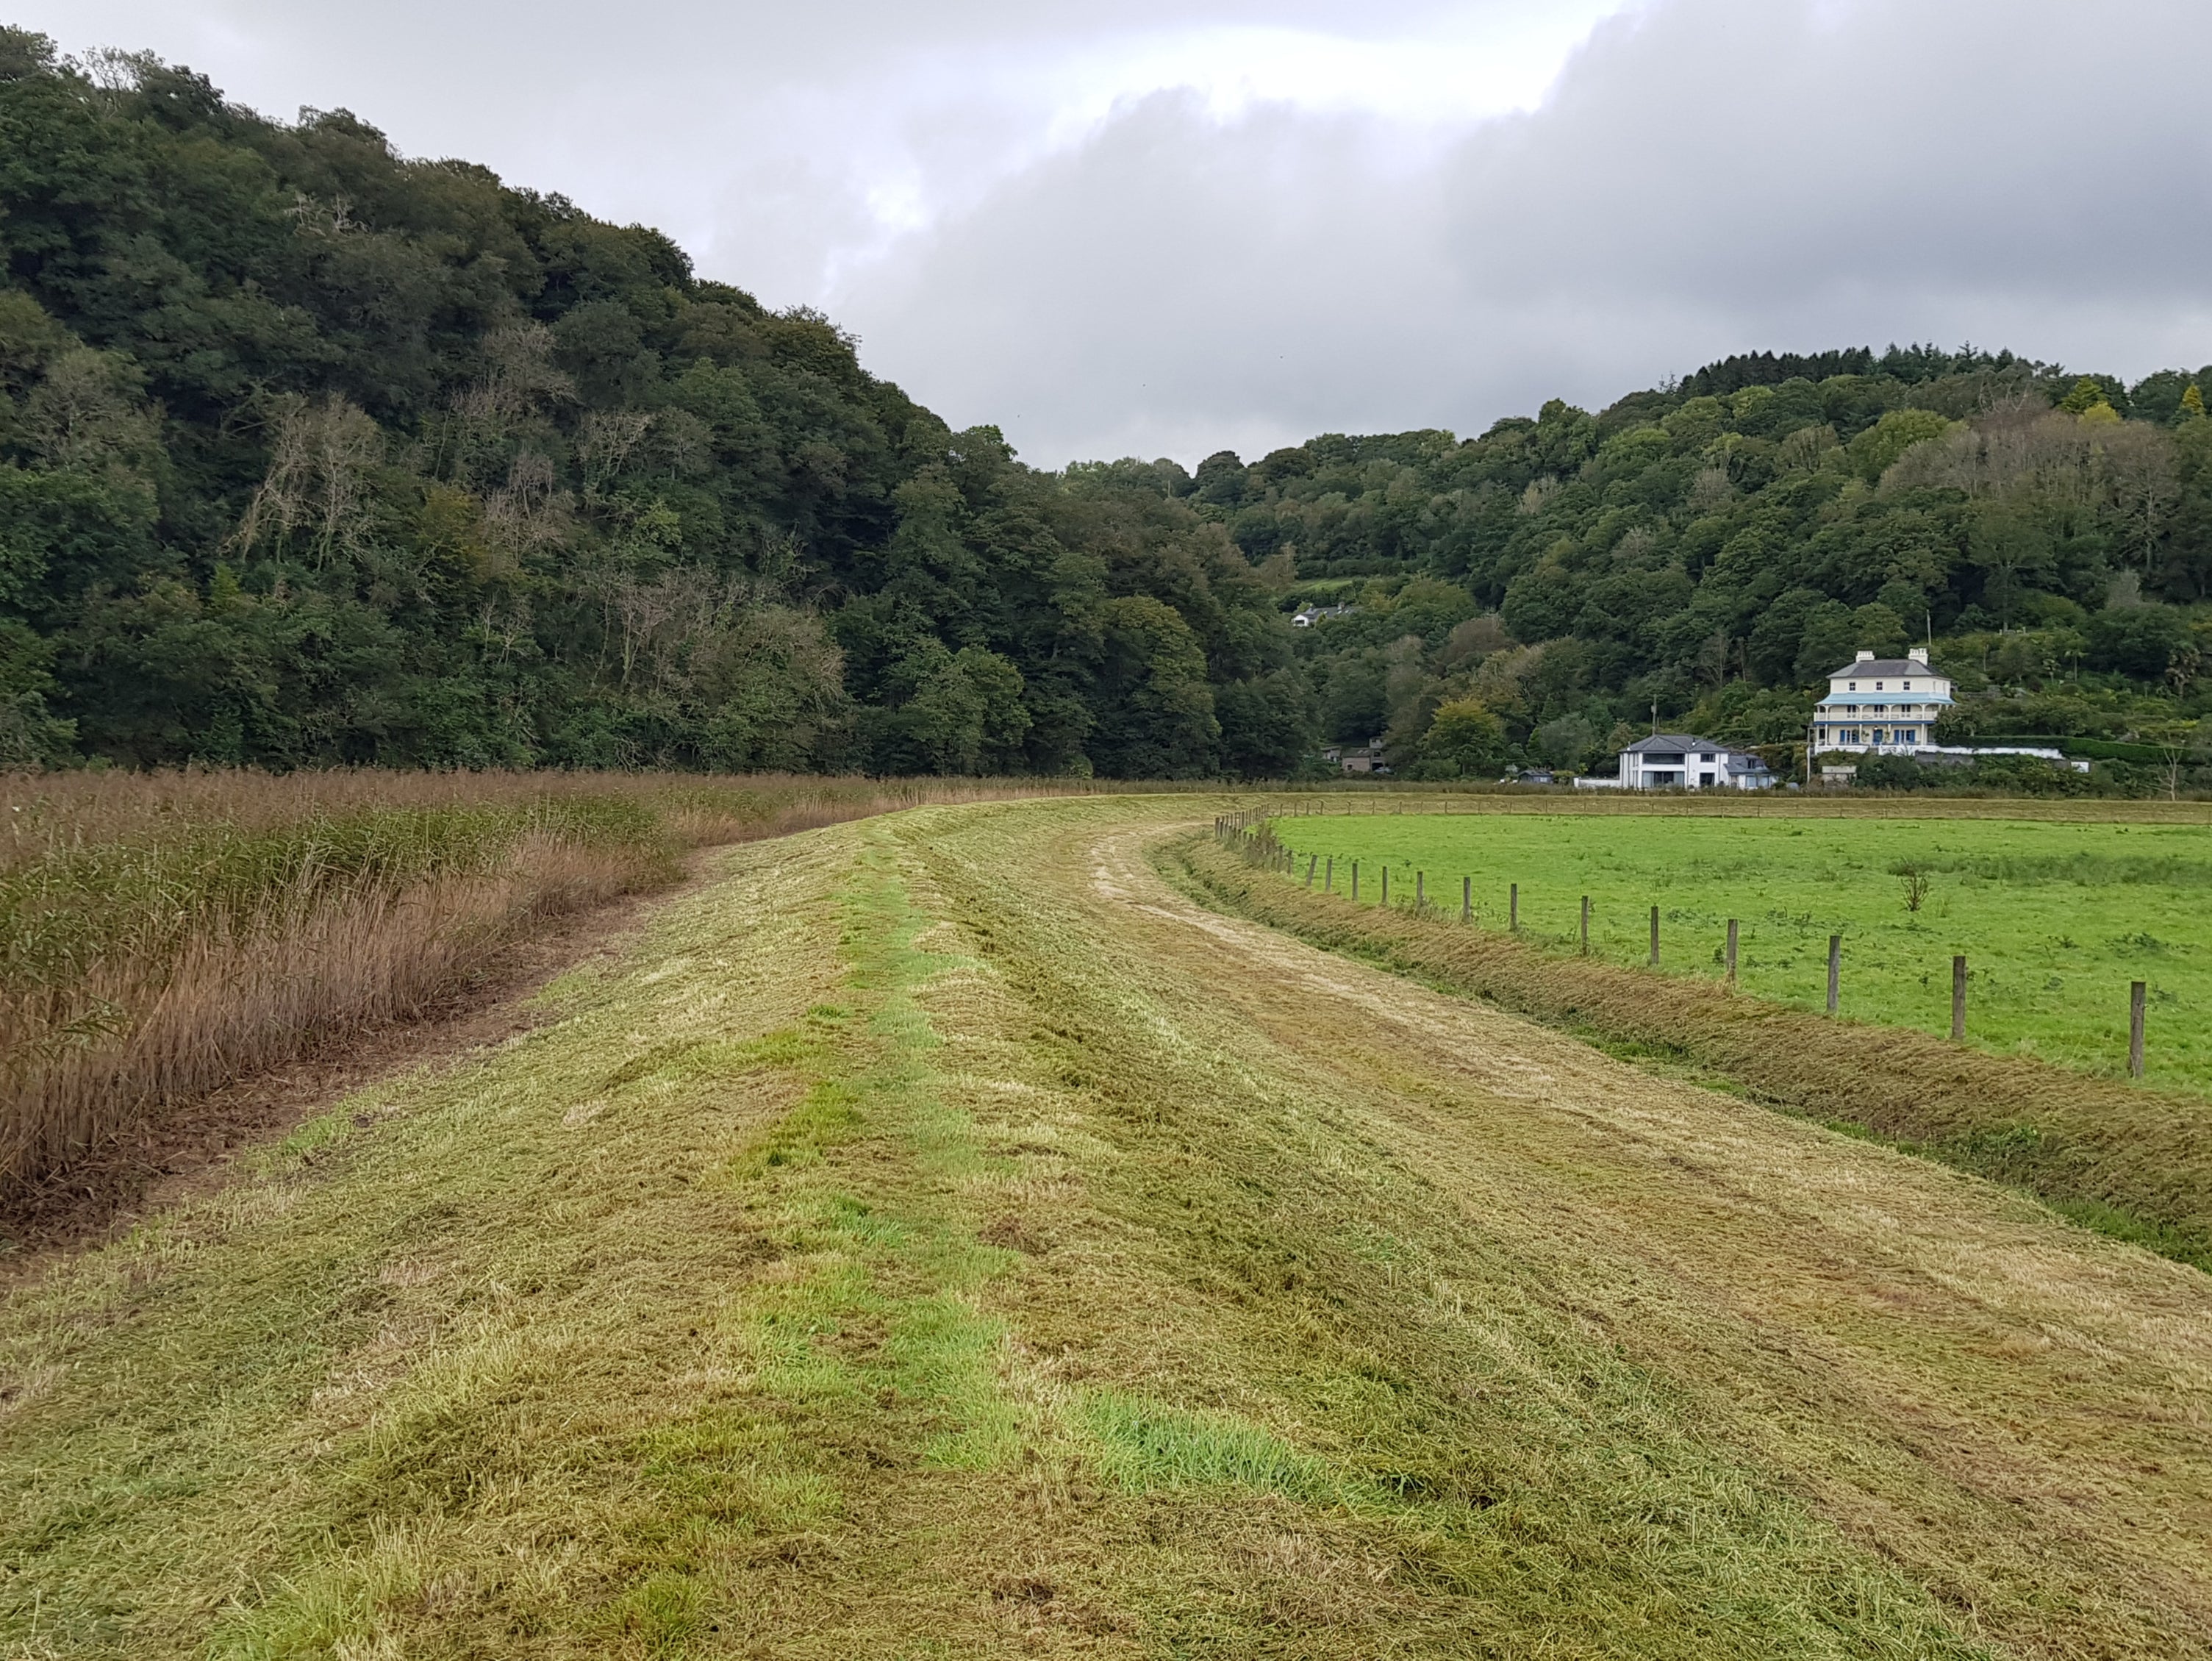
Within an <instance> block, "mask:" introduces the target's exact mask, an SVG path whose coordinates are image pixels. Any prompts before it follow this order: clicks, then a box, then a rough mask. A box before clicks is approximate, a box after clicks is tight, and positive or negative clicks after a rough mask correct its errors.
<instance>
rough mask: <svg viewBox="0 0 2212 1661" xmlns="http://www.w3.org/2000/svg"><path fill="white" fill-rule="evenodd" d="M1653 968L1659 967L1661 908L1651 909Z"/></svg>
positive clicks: (1654, 907)
mask: <svg viewBox="0 0 2212 1661" xmlns="http://www.w3.org/2000/svg"><path fill="white" fill-rule="evenodd" d="M1651 966H1652V967H1653V968H1654V969H1656V968H1657V967H1658V966H1659V908H1658V907H1657V906H1656V905H1655V906H1653V907H1652V908H1651Z"/></svg>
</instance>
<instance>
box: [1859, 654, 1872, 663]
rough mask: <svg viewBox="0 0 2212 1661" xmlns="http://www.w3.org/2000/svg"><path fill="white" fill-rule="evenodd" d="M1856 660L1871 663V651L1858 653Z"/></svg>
mask: <svg viewBox="0 0 2212 1661" xmlns="http://www.w3.org/2000/svg"><path fill="white" fill-rule="evenodd" d="M1858 660H1859V661H1860V662H1861V663H1872V662H1873V661H1874V654H1873V653H1871V652H1862V653H1860V654H1859V656H1858Z"/></svg>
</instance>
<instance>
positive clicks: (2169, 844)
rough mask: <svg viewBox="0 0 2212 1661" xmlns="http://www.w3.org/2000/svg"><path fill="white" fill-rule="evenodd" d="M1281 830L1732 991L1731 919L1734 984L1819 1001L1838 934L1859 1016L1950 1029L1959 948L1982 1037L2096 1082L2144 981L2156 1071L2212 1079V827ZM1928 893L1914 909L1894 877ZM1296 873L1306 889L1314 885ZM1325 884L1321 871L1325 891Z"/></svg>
mask: <svg viewBox="0 0 2212 1661" xmlns="http://www.w3.org/2000/svg"><path fill="white" fill-rule="evenodd" d="M1274 828H1275V833H1276V835H1277V837H1278V838H1279V840H1280V841H1281V842H1282V843H1284V844H1285V846H1287V847H1290V848H1291V849H1296V850H1297V853H1298V854H1299V855H1300V856H1301V859H1302V860H1303V858H1304V856H1305V855H1320V856H1321V859H1322V862H1323V869H1324V872H1325V870H1326V862H1327V861H1328V858H1329V857H1330V856H1331V855H1334V857H1335V860H1336V888H1337V891H1339V892H1340V893H1341V892H1348V891H1349V889H1350V885H1351V872H1350V864H1351V862H1352V861H1355V860H1356V861H1358V864H1359V897H1360V900H1361V902H1362V903H1363V904H1368V903H1374V902H1377V901H1379V899H1380V898H1381V894H1382V887H1383V882H1382V877H1383V867H1384V866H1385V865H1386V864H1387V865H1388V867H1389V872H1390V900H1391V903H1392V904H1411V903H1412V901H1413V896H1414V893H1415V889H1416V883H1415V875H1416V873H1422V874H1423V875H1424V876H1425V887H1426V891H1427V898H1428V902H1429V904H1431V906H1435V907H1439V908H1442V909H1444V910H1447V911H1449V912H1450V913H1454V914H1456V913H1457V911H1458V910H1459V909H1460V904H1461V892H1462V889H1461V884H1462V879H1463V878H1471V879H1473V898H1474V911H1475V913H1476V916H1477V921H1478V922H1480V925H1481V926H1482V927H1484V928H1504V927H1505V926H1506V922H1507V908H1508V896H1509V885H1511V884H1514V883H1518V884H1519V885H1520V889H1521V928H1522V932H1523V934H1526V935H1528V936H1531V937H1533V938H1534V939H1535V940H1540V941H1546V942H1551V943H1556V944H1557V945H1558V946H1560V947H1561V948H1563V949H1573V948H1574V947H1575V946H1576V945H1577V935H1578V928H1579V911H1580V905H1581V900H1582V897H1583V895H1585V894H1587V895H1589V897H1590V904H1591V917H1590V951H1591V953H1592V954H1593V955H1594V956H1599V957H1602V958H1607V959H1608V960H1610V961H1612V962H1615V963H1623V964H1644V963H1645V962H1646V961H1647V959H1648V958H1649V953H1650V908H1651V907H1652V906H1654V905H1656V906H1657V907H1658V908H1659V915H1660V967H1661V970H1662V972H1665V973H1671V974H1677V975H1701V976H1707V977H1719V976H1720V975H1722V973H1723V942H1724V941H1725V940H1726V938H1727V930H1728V922H1729V919H1730V918H1731V917H1733V918H1735V919H1736V920H1737V921H1738V923H1739V934H1740V939H1739V946H1738V954H1737V977H1738V983H1739V985H1740V986H1741V989H1743V990H1744V991H1746V992H1747V993H1750V994H1753V995H1757V996H1759V997H1764V998H1773V999H1777V1000H1779V1001H1784V1002H1786V1003H1792V1004H1796V1005H1799V1006H1801V1007H1807V1008H1814V1009H1818V1008H1820V1007H1822V1006H1823V1005H1824V1003H1825V1002H1826V983H1827V950H1828V937H1829V936H1830V935H1831V934H1840V935H1842V936H1843V977H1842V985H1843V996H1842V1011H1843V1013H1844V1015H1846V1016H1849V1017H1851V1018H1854V1019H1859V1020H1865V1021H1874V1022H1879V1023H1881V1024H1884V1025H1897V1026H1909V1027H1916V1028H1918V1029H1919V1030H1921V1031H1927V1032H1936V1033H1942V1032H1947V1031H1949V1027H1950V1010H1951V958H1952V954H1953V953H1954V952H1963V953H1965V954H1966V958H1967V962H1968V969H1969V976H1970V979H1969V985H1968V993H1967V1017H1966V1031H1967V1037H1968V1039H1969V1041H1970V1042H1972V1043H1977V1044H1978V1045H1980V1046H1981V1047H1983V1048H1984V1049H1986V1050H1995V1051H1998V1052H2001V1053H2006V1054H2014V1055H2025V1056H2036V1057H2039V1058H2040V1059H2043V1060H2045V1061H2049V1062H2057V1063H2059V1064H2061V1065H2064V1066H2068V1067H2073V1068H2081V1069H2083V1070H2085V1071H2087V1072H2092V1073H2097V1074H2106V1075H2115V1074H2124V1072H2125V1070H2126V1063H2127V1037H2128V987H2129V983H2130V982H2131V981H2136V980H2141V981H2143V982H2145V983H2147V984H2148V996H2149V1009H2148V1021H2147V1025H2148V1044H2147V1052H2148V1053H2147V1063H2146V1076H2147V1077H2148V1079H2149V1080H2151V1081H2152V1082H2154V1083H2160V1084H2165V1085H2168V1086H2184V1087H2187V1088H2191V1089H2197V1090H2206V1089H2212V1030H2208V1025H2207V1022H2206V1019H2205V1018H2206V1014H2207V1012H2208V1011H2212V826H2206V825H2196V824H2143V823H2136V824H2115V823H2102V824H2100V823H2083V822H2079V821H2075V822H2057V823H2053V822H2044V821H2038V820H2034V819H2026V818H2021V819H2006V818H1983V817H1975V818H1965V817H1961V818H1929V817H1914V818H1868V817H1856V816H1855V817H1850V818H1814V817H1810V816H1795V815H1793V816H1790V817H1784V818H1747V817H1735V816H1729V817H1721V816H1716V817H1710V818H1706V817H1693V816H1689V815H1684V814H1666V815H1657V814H1653V815H1645V814H1631V813H1618V812H1616V813H1606V814H1596V813H1589V814H1583V813H1559V814H1541V815H1539V814H1530V813H1492V812H1469V813H1449V812H1444V813H1439V812H1417V813H1407V814H1403V815H1398V814H1364V815H1358V814H1356V815H1352V816H1348V817H1341V818H1340V817H1335V816H1327V817H1321V818H1300V817H1296V816H1292V817H1286V818H1278V819H1276V820H1275V821H1274ZM1907 862H1912V863H1917V864H1918V865H1919V866H1921V867H1923V869H1924V870H1925V871H1926V873H1927V879H1928V886H1927V890H1926V893H1925V895H1924V897H1923V899H1922V901H1921V905H1920V909H1919V910H1918V911H1917V912H1915V911H1912V910H1908V909H1907V906H1906V896H1905V882H1904V879H1902V878H1900V877H1899V876H1898V875H1897V874H1894V867H1898V866H1899V865H1901V864H1904V863H1907ZM1304 869H1305V867H1304V865H1303V864H1301V865H1300V866H1299V867H1298V878H1299V879H1300V880H1301V881H1302V880H1303V879H1304ZM1321 884H1322V877H1321V876H1316V879H1315V885H1316V887H1319V886H1320V885H1321Z"/></svg>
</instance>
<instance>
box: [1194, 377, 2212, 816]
mask: <svg viewBox="0 0 2212 1661" xmlns="http://www.w3.org/2000/svg"><path fill="white" fill-rule="evenodd" d="M2201 378H2202V379H2203V380H2204V381H2205V382H2206V383H2207V384H2212V371H2207V372H2204V373H2203V375H2202V377H2201ZM2199 381H2200V375H2199V374H2190V373H2183V372H2179V371H2172V372H2166V373H2162V374H2154V375H2152V376H2150V377H2148V378H2147V379H2145V380H2142V381H2141V382H2140V383H2138V384H2137V385H2136V386H2133V387H2128V386H2123V385H2122V384H2121V383H2120V382H2119V381H2118V380H2115V379H2112V378H2111V377H2106V376H2097V375H2087V376H2078V375H2071V374H2063V373H2062V372H2060V371H2058V370H2057V369H2055V368H2051V367H2050V366H2046V365H2042V364H2038V363H2033V362H2026V361H2023V360H2021V359H2018V358H2015V357H2014V356H2011V355H2010V354H2005V353H1998V354H1987V353H1981V352H1976V351H1972V350H1966V351H1960V352H1955V353H1950V352H1941V351H1936V350H1927V349H1911V350H1899V349H1892V350H1890V351H1888V352H1887V353H1886V354H1883V355H1881V356H1875V355H1874V354H1872V353H1870V352H1865V351H1854V352H1837V353H1828V354H1823V355H1821V356H1819V357H1814V358H1791V357H1781V358H1778V357H1775V356H1771V355H1765V354H1761V355H1758V356H1745V357H1738V358H1732V359H1729V360H1727V361H1725V362H1720V363H1716V364H1713V365H1711V366H1709V367H1708V368H1705V369H1702V370H1700V371H1699V372H1698V374H1695V375H1692V376H1691V377H1690V378H1689V379H1688V380H1686V381H1684V382H1682V383H1681V384H1680V385H1679V386H1673V387H1669V388H1667V389H1663V390H1660V391H1653V392H1638V393H1635V394H1632V395H1631V396H1629V397H1627V398H1625V399H1621V400H1620V402H1618V403H1616V404H1614V405H1612V406H1611V407H1610V408H1608V409H1607V410H1605V411H1601V412H1600V413H1597V414H1595V415H1592V414H1590V413H1588V412H1586V411H1582V410H1578V409H1574V408H1571V407H1570V406H1568V405H1565V404H1564V403H1559V402H1553V403H1551V404H1547V405H1545V407H1544V409H1543V410H1542V411H1541V413H1540V414H1539V415H1538V416H1537V417H1535V418H1534V419H1511V420H1505V421H1501V422H1499V423H1497V424H1496V425H1495V426H1493V427H1492V429H1490V430H1489V431H1488V432H1487V433H1486V434H1484V435H1482V436H1481V437H1480V438H1478V439H1474V440H1472V441H1466V442H1461V441H1456V440H1455V439H1454V438H1453V436H1452V435H1450V434H1449V433H1441V432H1424V433H1408V434H1401V435H1395V436H1390V437H1382V438H1345V437H1325V438H1319V439H1315V440H1313V441H1310V442H1308V443H1306V444H1304V445H1301V446H1298V447H1296V448H1294V449H1286V450H1279V451H1277V452H1275V453H1273V454H1272V455H1269V456H1267V457H1266V458H1265V459H1262V460H1261V461H1259V462H1257V463H1255V464H1253V465H1249V466H1247V465H1243V464H1242V463H1241V462H1240V461H1239V460H1238V459H1237V457H1235V456H1233V455H1230V454H1226V453H1225V454H1222V455H1217V456H1214V457H1212V458H1210V459H1207V460H1206V462H1205V463H1204V464H1202V465H1200V468H1199V469H1198V472H1197V475H1196V478H1195V480H1194V499H1195V500H1196V501H1198V502H1199V503H1200V508H1201V511H1202V512H1204V513H1206V514H1208V515H1209V516H1210V517H1214V518H1218V520H1220V522H1221V523H1223V524H1224V525H1225V526H1227V527H1228V529H1229V531H1230V533H1231V535H1232V536H1233V537H1234V538H1236V540H1237V544H1238V545H1239V546H1240V547H1241V548H1242V549H1243V551H1245V553H1246V555H1247V556H1248V557H1249V558H1250V559H1252V560H1253V561H1255V563H1261V566H1262V568H1263V569H1285V568H1288V569H1292V570H1294V572H1295V575H1296V576H1297V579H1298V580H1299V584H1298V588H1297V593H1299V594H1301V595H1302V596H1304V597H1306V598H1309V599H1315V600H1318V601H1337V602H1347V603H1352V604H1353V605H1356V607H1357V609H1356V610H1355V611H1352V613H1350V614H1348V615H1346V616H1342V617H1337V618H1328V619H1327V620H1326V621H1324V622H1322V623H1321V624H1319V625H1317V626H1316V627H1315V628H1313V629H1312V630H1310V631H1306V632H1304V634H1303V635H1302V636H1301V639H1300V642H1299V651H1300V657H1301V662H1302V666H1303V667H1304V669H1305V671H1306V672H1307V675H1308V678H1309V680H1310V684H1311V686H1312V689H1313V691H1314V695H1315V697H1316V708H1317V712H1318V715H1319V719H1320V722H1321V726H1322V730H1323V731H1324V732H1325V733H1326V734H1327V735H1328V736H1329V737H1332V738H1334V739H1343V740H1359V739H1366V738H1369V737H1371V736H1374V735H1376V734H1385V733H1387V734H1388V735H1389V739H1390V740H1391V743H1392V749H1393V751H1394V754H1395V757H1396V758H1397V759H1398V760H1399V761H1400V763H1401V764H1403V765H1408V766H1413V767H1415V768H1419V769H1423V770H1426V771H1428V772H1431V774H1435V775H1437V776H1452V775H1453V774H1455V773H1466V774H1470V775H1480V774H1485V773H1493V774H1494V772H1495V770H1496V769H1497V768H1498V767H1499V766H1500V765H1502V764H1504V763H1505V762H1506V761H1507V760H1508V759H1509V758H1512V759H1522V758H1526V759H1530V760H1536V759H1543V760H1549V761H1553V762H1555V763H1561V764H1580V763H1582V762H1585V761H1589V760H1591V759H1594V758H1595V757H1597V756H1599V755H1601V754H1602V753H1604V752H1605V751H1607V748H1608V747H1609V745H1613V744H1617V743H1618V742H1619V741H1620V738H1621V737H1623V736H1624V735H1625V731H1624V729H1627V728H1632V729H1633V731H1634V732H1635V733H1638V734H1640V733H1641V732H1643V731H1644V730H1646V729H1645V723H1648V721H1650V715H1651V710H1652V708H1653V706H1654V704H1655V703H1656V706H1657V709H1658V710H1659V713H1660V716H1661V718H1662V720H1664V721H1669V722H1674V723H1680V724H1684V725H1690V726H1694V727H1696V728H1697V729H1698V730H1699V731H1701V732H1708V733H1711V734H1713V735H1714V736H1717V737H1721V738H1724V739H1735V740H1738V741H1742V742H1747V743H1753V742H1755V743H1765V744H1770V745H1786V744H1787V743H1789V742H1790V741H1792V740H1797V739H1802V736H1803V734H1804V732H1805V727H1806V716H1807V714H1808V711H1809V709H1810V707H1811V703H1812V701H1813V697H1814V688H1815V687H1816V685H1817V684H1819V683H1820V677H1821V676H1822V675H1823V674H1824V673H1826V672H1827V671H1829V670H1832V669H1833V668H1834V667H1836V666H1838V664H1841V663H1844V662H1847V661H1849V660H1850V658H1851V656H1852V654H1853V653H1854V652H1855V651H1857V650H1859V649H1863V648H1872V649H1874V650H1876V651H1880V652H1883V653H1893V652H1895V651H1899V650H1901V649H1902V648H1904V647H1905V645H1907V644H1908V643H1911V642H1921V641H1923V640H1924V639H1926V638H1928V637H1929V636H1934V638H1935V640H1936V657H1937V659H1938V660H1939V661H1940V662H1942V663H1943V664H1944V666H1946V667H1947V668H1948V669H1950V670H1951V671H1952V672H1954V674H1956V675H1957V676H1958V678H1959V679H1960V689H1961V691H1962V693H1963V694H1964V695H1965V696H1966V697H1967V698H1968V699H1969V700H1970V702H1969V703H1966V706H1965V707H1963V708H1962V709H1961V710H1960V713H1959V715H1957V716H1956V717H1954V720H1953V722H1952V727H1953V729H1954V730H1955V731H1956V732H1958V733H1961V734H1965V733H1983V734H1990V733H2032V734H2061V735H2070V734H2083V735H2095V736H2101V737H2106V738H2122V737H2128V736H2136V735H2140V734H2142V733H2144V732H2145V731H2146V730H2148V729H2150V728H2159V729H2160V730H2161V732H2163V733H2168V734H2170V733H2171V731H2172V729H2173V728H2174V727H2175V726H2176V724H2177V723H2179V724H2181V725H2183V726H2189V725H2191V724H2192V723H2193V720H2194V717H2196V716H2197V715H2198V714H2200V713H2201V712H2202V709H2203V696H2202V695H2201V694H2200V690H2199V688H2200V675H2201V673H2202V672H2203V669H2204V667H2205V663H2206V657H2207V654H2208V648H2212V624H2208V622H2207V620H2206V619H2207V616H2208V613H2207V610H2206V608H2204V607H2203V604H2202V603H2203V601H2204V600H2205V599H2206V597H2207V593H2208V589H2212V465H2208V463H2212V422H2208V421H2207V420H2206V419H2205V418H2204V400H2203V392H2202V391H2200V390H2199ZM1270 562H1273V565H1272V566H1271V565H1270V564H1269V563H1270ZM1440 710H1441V711H1442V712H1443V714H1442V715H1439V714H1438V712H1439V711H1440Z"/></svg>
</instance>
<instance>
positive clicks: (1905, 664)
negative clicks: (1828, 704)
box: [1828, 658, 1942, 680]
mask: <svg viewBox="0 0 2212 1661" xmlns="http://www.w3.org/2000/svg"><path fill="white" fill-rule="evenodd" d="M1940 674H1942V670H1941V669H1938V668H1937V667H1936V666H1935V665H1934V664H1932V663H1922V662H1920V661H1919V660H1917V659H1915V658H1862V659H1861V660H1859V661H1858V662H1857V663H1847V664H1845V665H1844V666H1843V667H1842V668H1840V669H1831V670H1829V671H1828V678H1829V679H1831V680H1833V679H1835V678H1837V677H1838V676H1839V675H1884V676H1887V675H1940Z"/></svg>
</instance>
